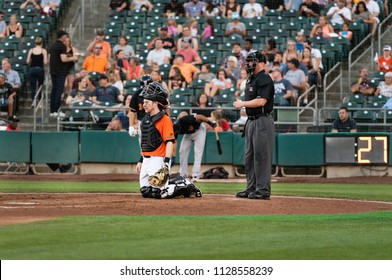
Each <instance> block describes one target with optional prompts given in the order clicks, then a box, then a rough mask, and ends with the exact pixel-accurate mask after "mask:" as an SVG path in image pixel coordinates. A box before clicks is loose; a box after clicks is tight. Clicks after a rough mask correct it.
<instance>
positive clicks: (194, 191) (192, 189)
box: [187, 184, 203, 197]
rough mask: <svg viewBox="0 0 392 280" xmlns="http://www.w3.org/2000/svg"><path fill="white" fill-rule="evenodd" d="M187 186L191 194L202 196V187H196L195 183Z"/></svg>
mask: <svg viewBox="0 0 392 280" xmlns="http://www.w3.org/2000/svg"><path fill="white" fill-rule="evenodd" d="M187 188H188V189H189V192H190V194H189V196H190V197H192V196H195V197H202V195H203V193H202V191H201V189H199V188H198V187H196V186H195V185H194V184H189V185H188V186H187Z"/></svg>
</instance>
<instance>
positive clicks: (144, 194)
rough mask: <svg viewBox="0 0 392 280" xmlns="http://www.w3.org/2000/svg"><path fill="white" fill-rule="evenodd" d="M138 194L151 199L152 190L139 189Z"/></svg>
mask: <svg viewBox="0 0 392 280" xmlns="http://www.w3.org/2000/svg"><path fill="white" fill-rule="evenodd" d="M140 192H141V194H142V197H144V198H151V197H152V188H151V187H141V188H140Z"/></svg>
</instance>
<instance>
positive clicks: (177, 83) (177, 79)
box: [168, 67, 186, 94]
mask: <svg viewBox="0 0 392 280" xmlns="http://www.w3.org/2000/svg"><path fill="white" fill-rule="evenodd" d="M168 87H169V94H171V93H172V92H173V90H175V89H179V88H186V81H185V78H184V76H183V75H182V74H181V71H180V69H178V68H177V67H174V68H172V69H170V73H169V84H168Z"/></svg>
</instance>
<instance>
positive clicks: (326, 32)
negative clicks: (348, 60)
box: [309, 16, 335, 39]
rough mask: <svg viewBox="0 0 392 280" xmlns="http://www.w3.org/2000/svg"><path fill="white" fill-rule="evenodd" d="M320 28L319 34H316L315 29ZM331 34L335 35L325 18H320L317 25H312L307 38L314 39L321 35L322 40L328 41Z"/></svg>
mask: <svg viewBox="0 0 392 280" xmlns="http://www.w3.org/2000/svg"><path fill="white" fill-rule="evenodd" d="M317 28H321V31H322V32H321V34H317V33H316V29H317ZM331 33H335V31H334V29H333V26H332V25H331V24H330V23H328V21H327V19H326V17H325V16H320V17H319V20H318V23H316V24H315V25H313V27H312V30H311V31H310V35H309V37H311V38H312V37H315V36H320V35H322V37H323V38H326V39H329V38H330V37H331V35H330V34H331Z"/></svg>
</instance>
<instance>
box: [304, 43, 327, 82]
mask: <svg viewBox="0 0 392 280" xmlns="http://www.w3.org/2000/svg"><path fill="white" fill-rule="evenodd" d="M304 47H308V48H309V49H310V50H311V55H312V58H314V59H315V60H316V63H317V65H318V69H319V71H320V73H321V75H323V73H324V65H323V60H322V58H323V57H322V55H321V51H320V50H319V49H316V48H314V47H313V46H312V42H310V41H309V40H307V41H305V44H304ZM304 72H305V75H307V73H306V72H307V71H304Z"/></svg>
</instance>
